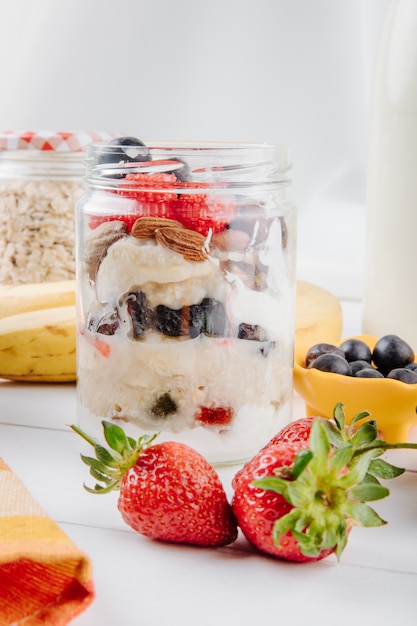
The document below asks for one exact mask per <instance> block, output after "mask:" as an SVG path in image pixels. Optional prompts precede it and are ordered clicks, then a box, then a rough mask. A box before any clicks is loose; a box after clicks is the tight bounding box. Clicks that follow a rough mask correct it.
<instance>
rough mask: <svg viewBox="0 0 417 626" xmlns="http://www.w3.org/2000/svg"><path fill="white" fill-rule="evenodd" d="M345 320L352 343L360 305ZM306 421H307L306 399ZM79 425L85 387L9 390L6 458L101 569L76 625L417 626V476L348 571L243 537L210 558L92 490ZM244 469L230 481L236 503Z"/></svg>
mask: <svg viewBox="0 0 417 626" xmlns="http://www.w3.org/2000/svg"><path fill="white" fill-rule="evenodd" d="M343 310H344V322H345V326H344V336H348V335H350V334H354V333H358V332H360V305H359V304H356V303H343ZM294 415H295V416H303V415H304V407H303V403H302V402H301V401H300V399H299V398H296V399H295V402H294ZM75 419H76V418H75V386H74V385H42V384H33V385H31V384H20V383H17V384H13V383H8V382H6V381H4V382H0V456H1V457H3V459H4V460H5V461H6V463H7V464H8V465H9V466H10V467H11V468H12V469H13V470H14V472H15V473H16V474H17V475H18V476H19V478H20V479H21V480H22V481H23V483H24V484H25V485H26V487H27V488H28V489H29V491H30V492H31V494H32V495H33V497H34V498H35V499H36V500H37V501H38V502H39V504H41V505H42V506H43V508H44V509H45V510H46V511H47V513H48V514H49V515H50V516H51V517H52V518H53V519H54V520H56V521H57V522H58V524H59V525H60V526H61V527H62V528H63V530H64V531H65V532H66V533H67V534H68V536H69V537H71V539H72V540H73V541H74V542H75V543H76V544H77V545H78V546H79V547H80V548H81V549H83V550H84V551H85V552H86V553H87V554H88V555H89V556H90V558H91V560H92V563H93V569H94V580H95V586H96V594H97V595H96V599H95V600H94V602H93V604H92V605H91V607H89V608H88V609H87V610H86V611H85V612H84V613H83V614H82V615H81V616H79V617H78V618H76V619H75V620H74V621H73V622H72V623H73V624H74V625H76V626H128V625H132V626H136V625H139V624H141V625H142V624H143V625H144V626H165V625H168V624H174V625H178V626H180V625H181V626H215V625H218V626H255V625H261V624H263V623H269V624H277V625H278V624H280V623H285V624H288V623H291V624H292V626H298V625H301V624H303V625H304V624H306V623H307V622H308V623H310V624H320V625H321V626H326V625H329V626H330V624H331V625H332V626H333V625H334V624H337V626H344V625H347V624H351V623H352V622H353V620H355V619H356V620H357V622H356V623H358V624H365V623H367V624H369V625H370V626H373V625H374V624H380V625H385V624H387V625H388V624H389V625H392V624H398V625H402V626H406V625H410V626H411V625H413V626H415V624H416V623H417V473H416V472H415V471H407V472H406V473H405V474H403V475H402V476H401V477H399V478H397V479H396V480H395V481H392V482H390V483H389V484H388V486H389V488H390V491H391V494H390V496H389V497H388V498H387V499H385V500H383V501H381V502H378V503H375V508H376V509H377V510H378V512H379V513H380V514H381V515H382V516H383V517H384V518H385V519H387V520H388V521H389V523H388V525H386V526H383V527H380V528H373V529H363V528H355V529H353V531H352V533H351V535H350V539H349V543H348V546H347V548H346V550H345V552H344V553H343V555H342V559H341V562H340V563H337V561H336V558H335V557H333V556H332V557H329V558H328V559H325V560H323V561H320V562H318V563H314V564H303V565H301V564H293V563H286V562H282V561H279V560H277V559H273V558H270V557H267V556H263V555H260V554H259V553H256V552H255V550H254V549H252V548H251V547H250V546H249V545H248V543H247V542H246V540H245V539H244V538H243V537H242V536H240V537H239V538H238V540H237V542H236V543H234V544H233V545H231V546H228V547H225V548H220V549H206V548H194V547H188V546H177V545H170V544H163V543H159V542H155V541H151V540H149V539H146V538H144V537H142V536H140V535H138V534H136V533H134V532H133V531H131V530H130V529H129V528H128V527H127V526H126V525H125V524H124V522H123V521H122V519H121V518H120V516H119V513H118V511H117V508H116V500H117V494H109V495H106V496H95V495H90V494H88V493H87V492H85V490H84V489H83V487H82V485H83V482H84V481H87V482H89V478H90V477H89V474H88V468H87V467H86V466H85V465H84V464H83V463H82V462H81V460H80V458H79V453H80V451H81V449H82V447H83V442H82V441H81V439H79V438H78V437H77V436H76V435H75V434H74V433H73V432H72V431H71V430H69V429H68V427H67V424H70V423H74V422H75ZM84 451H85V449H84ZM416 454H417V453H416ZM236 469H237V468H227V469H220V470H219V473H220V475H221V477H222V479H223V481H224V484H225V487H226V490H227V492H228V493H229V494H230V493H231V489H230V481H231V478H232V476H233V474H234V472H235V471H236ZM336 615H337V617H336ZM359 616H360V617H359Z"/></svg>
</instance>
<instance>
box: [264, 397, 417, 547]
mask: <svg viewBox="0 0 417 626" xmlns="http://www.w3.org/2000/svg"><path fill="white" fill-rule="evenodd" d="M368 416H369V413H368V412H366V411H363V412H361V413H358V414H357V415H356V416H355V417H354V418H353V420H352V422H351V424H350V425H349V426H346V420H345V414H344V409H343V406H342V405H341V404H338V405H336V407H335V410H334V421H330V420H320V419H315V420H314V421H313V424H312V427H311V433H310V441H309V449H303V450H300V451H299V452H298V454H297V455H296V456H295V459H294V462H293V463H292V465H291V467H283V468H281V471H276V472H275V475H274V476H266V477H264V478H260V479H258V480H255V481H253V483H252V484H253V486H254V487H256V488H260V489H264V490H269V491H272V492H275V493H277V494H280V495H281V496H282V497H283V498H285V500H286V501H287V502H288V503H289V504H290V505H291V506H292V508H291V509H290V510H289V512H287V513H286V514H285V515H283V516H282V517H280V518H278V519H277V520H276V521H275V523H274V526H273V541H274V543H275V544H276V545H278V544H279V542H280V541H281V538H282V537H283V536H284V535H285V534H286V533H291V534H292V536H293V537H294V538H295V539H296V540H297V542H298V545H299V548H300V550H301V552H302V553H303V554H304V555H306V556H308V557H312V558H315V557H318V556H319V555H320V554H321V553H322V552H323V550H328V549H334V552H335V554H336V556H337V558H338V559H339V558H340V556H341V553H342V551H343V550H344V548H345V546H346V544H347V538H348V534H349V531H350V529H351V528H352V527H353V526H364V527H372V526H382V525H384V524H386V522H385V521H384V520H383V519H382V518H381V517H380V516H379V515H378V513H377V512H376V511H375V510H374V509H373V508H372V507H370V506H369V504H367V503H368V502H374V501H377V500H380V499H382V498H385V497H387V496H388V495H389V490H388V489H387V488H386V487H385V486H384V485H382V484H381V483H380V482H379V479H383V480H386V479H391V478H395V477H396V476H399V475H400V474H402V473H403V471H404V470H403V469H402V468H399V467H395V466H393V465H391V464H390V463H388V462H387V461H385V460H384V459H381V458H379V457H380V456H381V455H382V454H383V453H384V452H385V450H387V449H390V448H392V447H394V445H392V444H387V443H386V442H385V441H382V440H378V439H377V435H378V430H377V425H376V422H375V421H374V420H367V421H366V422H364V423H361V422H363V420H365V419H366V418H367V417H368ZM395 447H417V446H415V445H412V444H406V445H401V444H399V445H395Z"/></svg>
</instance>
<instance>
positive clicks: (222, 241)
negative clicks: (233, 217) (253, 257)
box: [210, 228, 250, 252]
mask: <svg viewBox="0 0 417 626" xmlns="http://www.w3.org/2000/svg"><path fill="white" fill-rule="evenodd" d="M249 244H250V236H249V235H248V233H245V232H244V231H243V230H235V229H232V228H230V229H228V230H222V231H221V232H220V233H215V234H214V235H213V237H212V239H211V242H210V245H211V247H212V248H218V249H219V250H221V251H222V252H245V250H246V249H247V247H248V246H249Z"/></svg>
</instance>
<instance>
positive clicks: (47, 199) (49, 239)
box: [0, 130, 115, 285]
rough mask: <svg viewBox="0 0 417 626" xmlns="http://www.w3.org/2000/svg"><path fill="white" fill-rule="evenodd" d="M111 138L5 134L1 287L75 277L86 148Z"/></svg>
mask: <svg viewBox="0 0 417 626" xmlns="http://www.w3.org/2000/svg"><path fill="white" fill-rule="evenodd" d="M114 136H115V135H114V134H113V133H106V132H78V131H77V132H74V131H71V132H59V131H58V132H57V131H53V130H40V131H13V130H11V131H3V132H0V258H1V263H0V284H4V285H16V284H23V283H32V282H34V283H40V282H50V281H57V280H67V279H73V278H74V277H75V243H74V239H75V235H74V230H75V227H74V224H75V221H74V205H75V203H76V201H77V200H78V198H79V197H80V196H81V195H82V191H83V174H84V169H85V168H84V158H85V148H86V146H87V145H88V144H89V143H91V142H92V141H108V140H109V139H111V138H112V137H114Z"/></svg>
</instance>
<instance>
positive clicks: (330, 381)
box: [294, 335, 417, 443]
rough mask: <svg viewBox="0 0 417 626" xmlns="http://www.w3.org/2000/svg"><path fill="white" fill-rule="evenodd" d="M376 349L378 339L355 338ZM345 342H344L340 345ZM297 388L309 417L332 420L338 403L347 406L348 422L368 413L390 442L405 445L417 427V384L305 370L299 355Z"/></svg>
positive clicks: (296, 374) (296, 368)
mask: <svg viewBox="0 0 417 626" xmlns="http://www.w3.org/2000/svg"><path fill="white" fill-rule="evenodd" d="M356 338H357V339H362V341H365V343H367V344H368V345H369V347H370V348H371V350H373V348H374V346H375V344H376V342H377V338H376V337H372V336H370V335H360V336H357V337H356ZM340 343H342V342H340ZM294 388H295V390H296V391H297V392H298V393H299V395H300V396H301V397H302V398H303V400H304V401H305V404H306V415H316V416H320V417H327V418H332V417H333V409H334V407H335V405H336V404H337V403H338V402H342V403H343V405H344V407H345V413H346V421H347V422H348V423H349V422H350V420H351V419H352V418H353V417H354V415H356V413H359V412H360V411H369V413H370V414H371V417H372V418H373V419H375V420H376V421H377V425H378V429H379V430H380V431H381V433H382V435H383V437H384V439H385V440H386V441H388V442H389V443H399V442H405V441H407V439H408V433H409V430H410V427H411V426H414V425H417V413H416V411H417V385H408V384H406V383H403V382H401V381H398V380H393V379H390V378H355V377H353V376H342V375H341V374H333V373H328V372H321V371H320V370H316V369H307V368H306V367H305V355H304V356H302V357H301V356H300V355H296V358H295V364H294Z"/></svg>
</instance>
